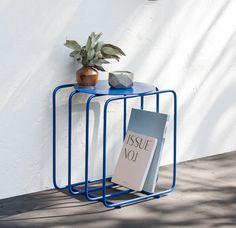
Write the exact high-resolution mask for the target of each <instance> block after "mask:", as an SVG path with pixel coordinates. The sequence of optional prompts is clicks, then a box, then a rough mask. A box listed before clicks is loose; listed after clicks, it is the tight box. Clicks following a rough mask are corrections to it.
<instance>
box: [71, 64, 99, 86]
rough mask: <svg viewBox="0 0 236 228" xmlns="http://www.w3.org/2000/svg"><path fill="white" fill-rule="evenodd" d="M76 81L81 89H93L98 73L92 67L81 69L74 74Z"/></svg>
mask: <svg viewBox="0 0 236 228" xmlns="http://www.w3.org/2000/svg"><path fill="white" fill-rule="evenodd" d="M76 81H77V82H78V84H79V86H81V87H95V85H96V83H97V81H98V72H97V71H96V70H95V69H94V68H92V67H82V68H80V69H79V70H78V71H77V72H76Z"/></svg>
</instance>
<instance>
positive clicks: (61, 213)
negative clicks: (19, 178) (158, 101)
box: [0, 152, 236, 228]
mask: <svg viewBox="0 0 236 228" xmlns="http://www.w3.org/2000/svg"><path fill="white" fill-rule="evenodd" d="M177 168H178V170H177V188H176V190H175V191H174V192H173V193H171V194H169V195H168V196H165V197H162V198H159V199H153V200H149V201H145V202H143V203H138V204H134V205H131V206H126V207H123V208H121V209H107V208H105V207H104V206H103V204H102V203H100V202H98V203H97V202H88V201H86V200H84V198H83V197H81V196H80V197H71V196H69V195H68V194H67V193H66V192H58V191H55V190H48V191H42V192H38V193H34V194H28V195H23V196H17V197H13V198H9V199H4V200H0V227H1V228H2V227H89V228H90V227H91V228H92V227H114V228H118V227H144V228H147V227H198V228H202V227H224V228H225V227H236V152H231V153H226V154H222V155H216V156H211V157H207V158H203V159H198V160H193V161H188V162H184V163H180V164H178V167H177ZM160 175H161V178H160V182H159V185H160V186H161V187H163V186H165V185H168V183H170V179H171V178H170V177H171V167H170V166H167V167H163V168H162V169H161V174H160Z"/></svg>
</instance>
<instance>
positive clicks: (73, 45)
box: [64, 32, 125, 87]
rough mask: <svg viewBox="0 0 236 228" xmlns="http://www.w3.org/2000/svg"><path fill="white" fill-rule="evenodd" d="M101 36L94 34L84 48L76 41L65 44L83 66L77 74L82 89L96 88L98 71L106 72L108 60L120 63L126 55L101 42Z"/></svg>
mask: <svg viewBox="0 0 236 228" xmlns="http://www.w3.org/2000/svg"><path fill="white" fill-rule="evenodd" d="M101 35H102V33H99V34H95V33H94V32H92V33H91V34H90V35H89V37H88V40H87V43H86V45H84V46H81V45H80V44H78V43H77V42H76V41H75V40H66V43H65V44H64V45H65V46H66V47H68V48H70V49H72V50H73V51H72V52H71V53H70V56H71V57H73V58H74V59H75V60H76V61H77V62H78V63H81V64H82V68H80V69H79V70H78V71H77V72H76V81H77V82H78V84H79V85H80V86H81V87H94V86H95V85H96V83H97V80H98V70H100V71H105V69H104V68H103V66H102V65H103V64H108V63H110V62H109V61H108V60H107V59H116V60H117V61H119V59H120V56H122V55H125V53H124V52H123V51H122V50H121V49H120V48H119V47H117V46H115V45H112V44H105V43H103V42H102V41H99V38H100V37H101Z"/></svg>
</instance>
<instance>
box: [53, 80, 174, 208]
mask: <svg viewBox="0 0 236 228" xmlns="http://www.w3.org/2000/svg"><path fill="white" fill-rule="evenodd" d="M72 86H74V84H66V85H61V86H58V87H56V88H55V89H54V91H53V184H54V186H55V188H56V189H58V190H61V189H65V188H68V191H69V192H70V193H71V194H73V195H79V194H84V195H85V196H86V198H87V199H88V200H97V201H102V202H103V204H104V205H105V206H106V207H109V208H111V207H121V206H123V205H127V204H131V203H136V202H139V201H143V200H146V199H149V198H153V197H160V196H162V195H166V194H167V193H169V192H172V191H173V190H174V188H175V185H176V137H177V129H176V128H177V96H176V93H175V92H174V91H173V90H165V91H164V90H163V91H159V90H158V89H157V88H156V91H155V92H150V93H144V94H139V95H130V96H126V95H124V96H121V97H115V98H110V99H108V100H107V101H106V103H105V105H104V126H103V128H104V129H103V130H104V131H103V176H102V178H99V179H94V180H89V177H88V169H89V109H90V102H91V100H92V99H93V98H94V97H96V96H101V95H91V96H90V97H89V98H88V100H87V103H86V133H85V181H82V182H78V183H73V184H72V183H71V182H72V181H71V172H72V170H71V140H72V138H71V134H72V131H71V130H72V129H71V125H72V98H73V96H74V95H75V94H77V93H79V91H78V90H74V91H72V92H71V94H70V96H69V100H68V103H69V105H68V185H66V186H64V187H59V185H58V184H57V181H56V94H57V92H58V91H59V90H61V89H63V88H68V87H72ZM162 93H171V94H172V95H173V98H174V132H173V134H174V137H173V140H174V144H173V152H174V153H173V182H172V186H171V187H170V188H169V189H168V190H165V191H162V192H158V193H153V194H150V193H146V194H147V195H146V196H141V197H137V198H134V199H130V200H125V201H123V202H120V203H113V202H112V201H109V200H107V198H108V197H112V196H113V197H114V196H118V195H121V194H126V193H129V192H131V191H132V190H131V189H127V190H123V191H120V192H116V193H111V194H106V189H107V188H110V187H113V186H117V185H115V184H107V185H106V181H107V180H110V179H111V177H106V128H107V108H108V104H109V103H110V102H112V101H115V100H122V99H123V100H124V110H123V114H124V116H123V117H124V119H123V137H125V134H126V112H127V99H131V98H137V97H140V98H141V102H140V108H141V109H143V108H144V97H145V96H150V95H156V112H159V105H160V103H159V94H162ZM100 181H102V186H101V187H91V188H89V183H96V182H100ZM79 185H85V189H84V190H77V189H75V188H74V187H76V186H79ZM99 189H102V195H101V196H97V195H94V194H92V193H90V192H93V191H96V190H99ZM143 193H144V192H143Z"/></svg>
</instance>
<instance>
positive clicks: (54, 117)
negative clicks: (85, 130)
mask: <svg viewBox="0 0 236 228" xmlns="http://www.w3.org/2000/svg"><path fill="white" fill-rule="evenodd" d="M73 86H74V84H65V85H61V86H57V87H56V88H55V89H54V90H53V93H52V131H53V132H52V135H53V136H52V156H53V157H52V161H53V164H52V166H53V170H52V173H53V185H54V187H55V188H56V189H58V190H61V189H65V188H67V186H64V187H60V186H59V185H58V184H57V175H56V173H57V170H56V167H57V165H56V163H57V156H56V130H57V129H56V95H57V92H58V91H60V90H61V89H64V88H69V87H73Z"/></svg>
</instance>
